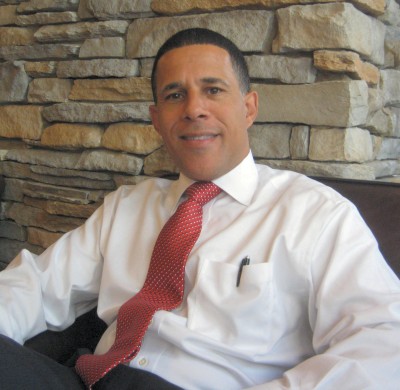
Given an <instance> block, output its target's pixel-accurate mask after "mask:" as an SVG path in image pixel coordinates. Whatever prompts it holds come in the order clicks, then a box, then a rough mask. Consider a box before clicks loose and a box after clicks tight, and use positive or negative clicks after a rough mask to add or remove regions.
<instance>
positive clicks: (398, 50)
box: [385, 26, 400, 68]
mask: <svg viewBox="0 0 400 390" xmlns="http://www.w3.org/2000/svg"><path fill="white" fill-rule="evenodd" d="M385 54H386V56H387V58H388V59H385V68H389V67H395V68H399V67H400V28H399V27H395V26H386V35H385Z"/></svg>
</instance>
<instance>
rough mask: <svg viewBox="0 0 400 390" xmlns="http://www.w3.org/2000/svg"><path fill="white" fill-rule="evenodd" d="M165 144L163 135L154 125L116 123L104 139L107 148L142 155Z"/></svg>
mask: <svg viewBox="0 0 400 390" xmlns="http://www.w3.org/2000/svg"><path fill="white" fill-rule="evenodd" d="M162 144H163V140H162V138H161V136H160V135H159V134H158V133H157V131H156V130H155V129H154V127H153V126H152V125H144V124H136V123H116V124H114V125H111V126H109V127H108V128H107V130H106V132H105V133H104V136H103V139H102V146H103V147H104V148H106V149H112V150H119V151H122V152H128V153H135V154H140V155H145V154H149V153H151V152H153V151H155V150H156V149H159V148H160V147H161V146H162Z"/></svg>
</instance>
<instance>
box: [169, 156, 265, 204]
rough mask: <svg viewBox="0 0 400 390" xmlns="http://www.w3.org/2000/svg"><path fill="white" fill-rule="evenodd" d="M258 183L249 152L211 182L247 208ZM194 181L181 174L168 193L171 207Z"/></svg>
mask: <svg viewBox="0 0 400 390" xmlns="http://www.w3.org/2000/svg"><path fill="white" fill-rule="evenodd" d="M257 182H258V171H257V167H256V165H255V163H254V159H253V155H252V153H251V151H250V152H249V154H248V155H247V156H246V157H245V158H244V159H243V160H242V161H241V162H240V163H239V164H238V165H237V166H236V167H235V168H233V169H232V170H231V171H229V172H228V173H226V174H225V175H223V176H221V177H219V178H218V179H215V180H213V183H215V184H216V185H217V186H218V187H220V188H221V189H222V190H223V191H224V192H225V193H227V194H228V195H230V196H231V197H232V198H234V199H236V200H237V201H238V202H239V203H241V204H243V205H245V206H248V205H249V204H250V202H251V199H252V198H253V195H254V192H255V190H256V187H257ZM192 183H194V181H193V180H192V179H189V178H188V177H186V176H185V175H184V174H183V173H181V174H180V175H179V179H178V180H177V181H175V182H174V183H173V184H172V186H171V190H170V193H169V196H168V197H169V200H170V202H171V205H172V204H173V205H175V206H176V205H177V204H178V202H179V199H180V198H181V197H182V195H183V193H184V192H185V190H186V189H187V188H188V187H189V186H190V185H191V184H192Z"/></svg>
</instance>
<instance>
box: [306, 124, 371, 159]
mask: <svg viewBox="0 0 400 390" xmlns="http://www.w3.org/2000/svg"><path fill="white" fill-rule="evenodd" d="M309 158H310V160H316V161H344V162H358V163H360V162H365V161H370V160H372V158H373V149H372V140H371V135H370V133H369V131H367V130H363V129H360V128H357V127H353V128H347V129H334V128H329V129H328V128H311V133H310V149H309Z"/></svg>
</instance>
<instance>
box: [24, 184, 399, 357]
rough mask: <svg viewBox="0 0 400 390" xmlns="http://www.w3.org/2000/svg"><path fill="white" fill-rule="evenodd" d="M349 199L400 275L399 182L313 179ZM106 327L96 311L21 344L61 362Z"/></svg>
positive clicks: (92, 344) (92, 342) (94, 340)
mask: <svg viewBox="0 0 400 390" xmlns="http://www.w3.org/2000/svg"><path fill="white" fill-rule="evenodd" d="M315 179H316V180H318V181H320V182H322V183H324V184H326V185H328V186H330V187H332V188H334V189H335V190H336V191H338V192H339V193H341V194H343V195H344V196H345V197H346V198H348V199H350V200H351V201H352V202H353V203H354V204H355V205H356V206H357V207H358V209H359V211H360V213H361V215H362V216H363V217H364V219H365V221H366V222H367V224H368V225H369V226H370V228H371V230H372V231H373V233H374V234H375V236H376V238H377V240H378V242H379V245H380V249H381V251H382V253H383V255H384V257H385V259H386V260H387V262H388V263H389V265H390V266H391V267H392V269H393V270H394V271H395V273H396V274H397V276H400V250H399V249H400V183H398V184H394V183H384V182H377V181H373V182H368V181H355V180H343V179H327V178H315ZM105 328H106V326H105V324H104V322H102V321H101V320H100V319H99V318H98V317H97V315H96V310H95V309H94V310H92V311H91V312H89V313H87V314H85V315H84V316H82V317H80V318H78V319H77V321H76V322H75V324H74V325H72V326H71V327H70V328H68V329H67V330H65V331H63V332H51V331H47V332H44V333H42V334H40V335H38V336H36V337H34V338H33V339H31V340H28V341H27V342H26V344H25V345H27V346H28V347H31V348H34V349H36V350H38V351H40V352H42V353H45V354H46V355H48V356H50V357H52V358H54V359H55V360H57V361H59V362H61V363H65V362H66V361H68V359H69V357H70V356H71V355H72V354H73V353H74V351H75V350H76V349H77V348H83V347H85V348H89V349H91V350H93V349H94V347H95V345H96V343H97V340H98V339H99V337H100V336H101V334H102V333H103V332H104V330H105Z"/></svg>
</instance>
